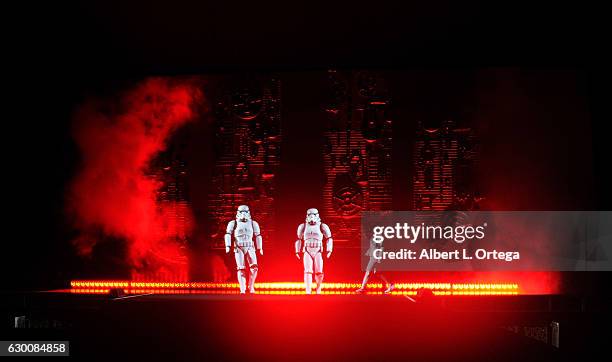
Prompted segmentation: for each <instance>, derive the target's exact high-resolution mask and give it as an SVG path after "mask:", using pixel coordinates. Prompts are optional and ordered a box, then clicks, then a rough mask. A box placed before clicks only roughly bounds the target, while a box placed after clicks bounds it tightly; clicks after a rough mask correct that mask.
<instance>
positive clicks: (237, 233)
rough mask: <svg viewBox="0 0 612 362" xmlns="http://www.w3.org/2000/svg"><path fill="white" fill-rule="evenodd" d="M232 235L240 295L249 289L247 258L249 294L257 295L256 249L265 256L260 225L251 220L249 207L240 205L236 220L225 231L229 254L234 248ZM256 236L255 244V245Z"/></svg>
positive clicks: (226, 250)
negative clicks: (246, 264)
mask: <svg viewBox="0 0 612 362" xmlns="http://www.w3.org/2000/svg"><path fill="white" fill-rule="evenodd" d="M232 235H233V236H234V257H235V258H236V268H237V269H238V284H239V285H240V293H241V294H244V293H245V292H246V288H247V280H246V270H245V269H246V268H245V258H246V260H247V262H248V264H249V270H250V273H249V274H250V275H249V285H248V287H249V293H251V294H254V293H255V279H256V278H257V254H256V252H255V248H257V249H258V250H259V253H260V254H261V255H263V245H262V238H261V232H260V229H259V224H258V223H257V221H255V220H253V219H251V213H250V211H249V207H248V206H247V205H240V206H239V207H238V212H237V213H236V220H232V221H230V222H229V223H227V229H226V231H225V252H226V253H229V252H230V249H231V247H232ZM253 236H255V243H253Z"/></svg>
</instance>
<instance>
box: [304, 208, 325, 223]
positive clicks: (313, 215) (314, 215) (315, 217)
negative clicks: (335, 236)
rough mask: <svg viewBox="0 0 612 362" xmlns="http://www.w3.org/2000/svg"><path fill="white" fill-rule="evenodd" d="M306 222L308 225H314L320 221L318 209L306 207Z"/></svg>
mask: <svg viewBox="0 0 612 362" xmlns="http://www.w3.org/2000/svg"><path fill="white" fill-rule="evenodd" d="M306 222H307V223H309V224H310V225H315V224H317V223H319V222H321V218H320V217H319V210H317V209H308V211H306Z"/></svg>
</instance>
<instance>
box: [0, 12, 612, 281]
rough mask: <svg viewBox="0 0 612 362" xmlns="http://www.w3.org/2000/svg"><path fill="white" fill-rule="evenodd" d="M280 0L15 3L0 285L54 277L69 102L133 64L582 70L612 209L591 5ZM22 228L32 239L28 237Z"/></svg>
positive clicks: (190, 68)
mask: <svg viewBox="0 0 612 362" xmlns="http://www.w3.org/2000/svg"><path fill="white" fill-rule="evenodd" d="M491 3H492V2H484V1H483V2H452V1H433V2H420V3H415V4H407V2H403V1H395V2H384V1H376V2H368V3H358V2H351V3H344V4H343V3H336V2H331V1H327V2H321V3H315V2H298V1H286V2H282V3H279V4H267V3H263V2H249V3H247V4H240V3H234V2H227V1H223V2H221V1H218V2H204V1H203V2H197V3H196V2H193V3H187V2H180V1H172V2H144V1H142V2H141V1H139V2H126V1H88V2H86V3H85V2H83V3H78V2H61V3H58V2H55V3H45V4H36V3H29V4H24V6H23V7H22V8H20V9H7V11H6V12H5V16H6V17H8V18H10V20H11V21H10V22H8V23H6V24H5V27H6V28H7V29H5V30H4V35H5V38H6V41H5V42H4V49H5V51H4V52H3V53H4V54H5V55H4V56H3V57H5V59H8V60H9V64H8V65H6V66H5V67H4V78H5V82H3V88H4V89H5V92H4V93H5V94H6V95H7V96H5V97H4V99H5V101H6V105H5V106H4V108H5V110H7V111H8V112H6V113H5V116H4V117H3V120H2V123H3V125H4V126H5V129H4V130H3V136H4V142H3V155H4V158H5V160H6V163H5V164H4V166H3V177H2V179H3V183H5V186H4V187H3V192H4V195H5V198H4V200H5V201H4V208H3V209H4V212H3V214H4V215H5V216H4V221H5V223H6V224H5V226H4V227H3V229H4V231H5V233H4V236H3V238H2V239H3V241H2V242H3V252H2V256H3V259H4V262H3V266H4V267H5V268H6V271H5V272H4V273H3V279H4V280H5V286H3V289H13V288H17V289H21V288H32V287H51V286H53V287H55V286H56V285H53V283H54V281H56V280H60V279H61V278H62V276H61V275H50V274H49V271H50V270H55V269H56V268H55V266H56V264H57V263H61V262H62V260H65V258H66V255H63V253H67V254H68V253H70V252H71V251H69V250H65V249H64V248H58V247H57V246H58V245H60V243H65V241H62V240H59V239H60V237H59V236H60V235H63V233H64V232H65V230H62V228H63V227H64V226H63V225H64V222H63V220H64V217H65V215H64V214H63V208H62V205H63V195H64V187H65V184H66V181H67V180H68V179H69V177H70V176H71V175H72V172H73V171H74V170H73V167H74V165H75V162H76V160H75V157H76V155H75V152H74V149H73V147H74V145H73V143H72V142H71V140H70V127H69V122H70V116H71V112H72V110H73V108H74V105H75V104H78V103H79V102H81V101H82V100H83V99H84V98H85V97H87V95H89V94H100V93H104V92H105V91H106V90H109V89H114V88H115V87H118V86H121V85H122V84H123V83H126V82H128V83H129V82H130V81H131V80H136V79H139V78H141V77H142V76H145V75H154V74H159V75H174V74H192V73H200V72H205V73H206V72H221V73H223V72H235V71H250V70H309V69H319V70H324V69H327V68H329V67H339V68H359V67H368V68H379V69H412V70H415V69H482V68H485V67H493V66H518V67H526V68H530V69H539V68H542V69H551V68H552V69H568V68H569V69H577V70H579V72H580V73H581V74H583V80H584V85H585V87H584V89H585V92H586V99H587V108H588V110H589V111H590V116H591V120H592V132H593V145H592V147H593V154H594V158H593V173H594V174H593V179H594V181H595V182H594V186H593V190H592V191H593V195H595V197H594V202H595V204H594V205H593V206H594V208H596V209H599V210H606V209H608V210H609V209H611V204H612V199H611V193H610V187H609V185H611V184H612V182H611V181H612V180H611V179H610V176H609V174H608V172H607V169H608V167H609V163H610V162H609V161H608V157H609V155H610V152H609V149H608V143H609V142H610V136H609V135H608V133H607V123H608V122H609V119H610V118H609V109H608V107H607V103H608V102H609V101H608V100H609V97H608V93H609V92H608V90H607V87H608V86H609V83H608V82H607V78H608V77H607V75H608V71H609V69H608V64H607V62H606V61H605V59H604V52H605V48H606V44H607V43H606V41H605V34H606V31H605V29H604V24H605V22H604V18H603V15H604V12H603V11H602V9H599V8H596V7H592V6H590V5H588V4H580V5H576V4H574V5H563V4H560V3H557V2H554V3H553V2H551V3H546V2H545V3H539V4H538V5H535V4H533V3H532V2H520V1H518V2H517V1H512V2H510V1H502V2H495V5H492V4H491ZM33 241H34V242H33Z"/></svg>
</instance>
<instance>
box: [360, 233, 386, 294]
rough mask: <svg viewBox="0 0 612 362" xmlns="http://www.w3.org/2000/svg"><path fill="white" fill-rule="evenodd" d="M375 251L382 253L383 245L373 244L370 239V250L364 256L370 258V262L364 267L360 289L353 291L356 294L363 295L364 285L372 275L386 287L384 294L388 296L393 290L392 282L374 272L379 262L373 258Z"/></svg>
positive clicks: (381, 274)
mask: <svg viewBox="0 0 612 362" xmlns="http://www.w3.org/2000/svg"><path fill="white" fill-rule="evenodd" d="M376 250H381V252H382V251H383V250H384V247H383V243H382V242H380V243H376V242H374V240H372V239H370V248H369V249H368V250H367V251H366V254H365V255H366V256H369V257H370V260H369V261H368V265H367V266H366V271H365V274H364V276H363V281H362V282H361V287H360V288H359V289H357V290H356V291H355V292H356V293H363V292H364V291H365V288H366V285H367V284H368V280H369V279H370V275H372V274H374V275H376V276H378V278H379V279H380V280H382V281H383V282H384V283H385V285H386V286H387V289H386V290H385V292H384V293H385V294H389V293H391V292H392V291H393V290H394V289H395V284H393V282H390V281H389V280H388V279H387V277H385V275H384V274H383V273H381V272H378V271H377V270H376V266H377V265H378V264H380V262H381V261H380V259H376V258H375V257H374V252H375V251H376Z"/></svg>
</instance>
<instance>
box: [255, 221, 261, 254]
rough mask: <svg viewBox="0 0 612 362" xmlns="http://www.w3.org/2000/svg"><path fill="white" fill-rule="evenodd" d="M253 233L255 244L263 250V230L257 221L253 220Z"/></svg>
mask: <svg viewBox="0 0 612 362" xmlns="http://www.w3.org/2000/svg"><path fill="white" fill-rule="evenodd" d="M253 235H254V236H255V245H257V250H263V238H262V237H261V230H260V229H259V224H258V223H257V221H253Z"/></svg>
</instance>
